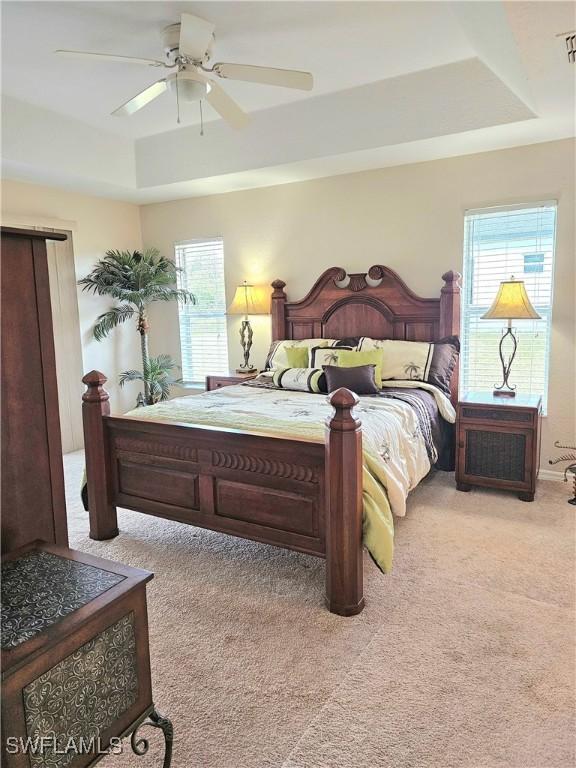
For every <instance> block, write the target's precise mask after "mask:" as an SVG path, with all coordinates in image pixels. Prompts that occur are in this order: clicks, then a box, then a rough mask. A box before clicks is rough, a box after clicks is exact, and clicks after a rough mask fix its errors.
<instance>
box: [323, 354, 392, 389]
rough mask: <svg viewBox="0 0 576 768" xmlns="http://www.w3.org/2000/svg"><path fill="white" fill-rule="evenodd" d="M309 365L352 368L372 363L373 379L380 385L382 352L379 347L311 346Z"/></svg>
mask: <svg viewBox="0 0 576 768" xmlns="http://www.w3.org/2000/svg"><path fill="white" fill-rule="evenodd" d="M308 365H310V366H311V367H314V368H319V367H321V366H322V367H323V366H325V365H335V366H339V367H340V368H354V367H357V366H359V365H374V366H375V370H374V379H375V381H376V384H377V386H379V387H381V386H382V373H381V368H382V353H381V352H380V350H379V349H370V350H366V351H359V350H355V349H351V348H350V347H331V348H330V349H317V348H313V349H312V350H311V352H310V362H309V363H308Z"/></svg>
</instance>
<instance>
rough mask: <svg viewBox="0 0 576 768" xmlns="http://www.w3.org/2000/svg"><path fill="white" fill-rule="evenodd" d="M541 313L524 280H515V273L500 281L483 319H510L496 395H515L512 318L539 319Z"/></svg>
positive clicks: (501, 355)
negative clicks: (511, 379) (506, 352)
mask: <svg viewBox="0 0 576 768" xmlns="http://www.w3.org/2000/svg"><path fill="white" fill-rule="evenodd" d="M539 319H540V315H539V314H538V312H536V310H535V309H534V307H533V306H532V303H531V301H530V299H529V298H528V294H527V293H526V286H525V285H524V281H523V280H515V279H514V275H512V277H511V278H510V280H503V281H502V282H501V283H500V288H499V289H498V293H497V294H496V298H495V299H494V301H493V303H492V306H491V307H490V309H489V310H488V312H486V313H485V314H484V315H482V317H481V320H508V328H507V330H506V333H504V334H502V338H501V339H500V346H499V352H500V361H501V363H502V376H503V381H502V384H500V385H499V386H498V385H496V384H495V385H494V392H493V394H494V395H498V396H500V397H515V396H516V392H515V391H514V390H515V389H516V387H515V386H510V384H509V383H508V377H509V376H510V369H511V367H512V361H513V360H514V357H515V355H516V349H517V348H518V341H517V339H516V336H514V333H513V331H512V320H539ZM508 336H509V337H510V339H511V341H512V350H511V352H510V354H509V356H508V361H506V360H505V358H504V342H505V340H506V339H507V338H508Z"/></svg>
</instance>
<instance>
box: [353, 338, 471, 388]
mask: <svg viewBox="0 0 576 768" xmlns="http://www.w3.org/2000/svg"><path fill="white" fill-rule="evenodd" d="M358 349H359V350H362V351H368V350H378V351H379V352H380V353H381V359H380V364H381V371H382V379H383V381H387V380H391V379H392V380H395V381H424V382H427V383H429V384H433V385H434V386H436V387H438V388H439V389H440V390H442V392H444V393H445V394H447V395H449V394H450V379H451V378H452V372H453V370H454V368H455V367H456V364H457V361H458V355H459V353H460V342H459V340H458V337H457V336H448V337H446V338H445V339H441V340H440V341H437V342H434V343H428V342H426V341H398V340H392V339H369V338H367V337H362V338H361V339H360V341H359V343H358Z"/></svg>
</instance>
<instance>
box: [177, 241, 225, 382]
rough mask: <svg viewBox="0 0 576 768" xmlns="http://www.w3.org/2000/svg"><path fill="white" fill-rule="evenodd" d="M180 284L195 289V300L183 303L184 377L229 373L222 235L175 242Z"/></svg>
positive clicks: (199, 378)
mask: <svg viewBox="0 0 576 768" xmlns="http://www.w3.org/2000/svg"><path fill="white" fill-rule="evenodd" d="M174 251H175V257H176V264H177V265H178V266H179V267H180V269H181V270H182V271H181V272H180V273H179V275H178V286H179V287H180V288H187V289H188V290H189V291H192V293H193V294H194V296H195V297H196V304H180V305H179V319H180V349H181V352H182V379H183V380H184V381H185V382H186V383H187V384H203V383H204V380H205V377H206V376H207V375H209V374H226V373H228V334H227V329H226V295H225V292H224V241H223V240H222V238H221V237H211V238H209V239H208V238H207V239H203V240H188V241H187V242H185V243H176V245H175V248H174Z"/></svg>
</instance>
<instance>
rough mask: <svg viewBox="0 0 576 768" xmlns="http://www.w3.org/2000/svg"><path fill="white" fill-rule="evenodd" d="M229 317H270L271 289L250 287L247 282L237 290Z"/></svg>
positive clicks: (256, 286)
mask: <svg viewBox="0 0 576 768" xmlns="http://www.w3.org/2000/svg"><path fill="white" fill-rule="evenodd" d="M228 314H229V315H269V314H270V289H269V288H268V287H267V286H265V285H249V284H248V283H247V282H246V281H244V282H243V283H242V285H239V286H238V287H237V288H236V293H235V294H234V298H233V299H232V303H231V304H230V306H229V307H228Z"/></svg>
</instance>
